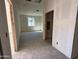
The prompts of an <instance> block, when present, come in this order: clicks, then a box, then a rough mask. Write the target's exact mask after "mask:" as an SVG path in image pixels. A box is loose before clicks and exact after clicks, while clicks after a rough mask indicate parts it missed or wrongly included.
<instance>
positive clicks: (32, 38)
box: [13, 32, 68, 59]
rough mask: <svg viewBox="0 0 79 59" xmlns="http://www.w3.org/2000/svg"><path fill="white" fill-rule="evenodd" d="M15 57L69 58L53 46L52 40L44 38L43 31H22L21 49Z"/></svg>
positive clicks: (26, 58) (35, 58)
mask: <svg viewBox="0 0 79 59" xmlns="http://www.w3.org/2000/svg"><path fill="white" fill-rule="evenodd" d="M13 57H14V58H13V59H68V58H67V57H66V56H65V55H63V54H62V53H61V52H59V51H58V50H56V49H55V48H54V47H52V45H51V43H50V41H45V40H43V39H42V32H37V33H33V32H32V33H22V35H21V39H20V47H19V51H18V52H15V53H14V56H13Z"/></svg>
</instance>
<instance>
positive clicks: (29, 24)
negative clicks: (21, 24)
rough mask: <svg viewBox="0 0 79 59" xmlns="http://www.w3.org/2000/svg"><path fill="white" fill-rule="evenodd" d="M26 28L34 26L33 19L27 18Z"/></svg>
mask: <svg viewBox="0 0 79 59" xmlns="http://www.w3.org/2000/svg"><path fill="white" fill-rule="evenodd" d="M28 26H35V19H34V17H28Z"/></svg>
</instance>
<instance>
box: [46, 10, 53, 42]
mask: <svg viewBox="0 0 79 59" xmlns="http://www.w3.org/2000/svg"><path fill="white" fill-rule="evenodd" d="M53 16H54V10H52V11H50V12H48V13H46V14H45V40H51V42H52V32H53Z"/></svg>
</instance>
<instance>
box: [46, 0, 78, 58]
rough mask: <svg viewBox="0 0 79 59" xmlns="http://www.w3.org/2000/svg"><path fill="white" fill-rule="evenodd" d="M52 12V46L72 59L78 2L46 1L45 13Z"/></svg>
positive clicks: (65, 0)
mask: <svg viewBox="0 0 79 59" xmlns="http://www.w3.org/2000/svg"><path fill="white" fill-rule="evenodd" d="M51 10H54V24H53V39H52V45H53V46H54V47H55V48H57V49H58V50H59V51H61V52H62V53H63V54H65V55H66V56H67V57H68V58H71V53H72V45H73V37H74V30H75V23H76V12H77V0H46V3H45V12H49V11H51ZM56 42H58V44H56Z"/></svg>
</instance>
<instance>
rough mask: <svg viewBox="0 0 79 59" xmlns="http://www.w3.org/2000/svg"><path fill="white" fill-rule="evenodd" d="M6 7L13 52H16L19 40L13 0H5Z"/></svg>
mask: <svg viewBox="0 0 79 59" xmlns="http://www.w3.org/2000/svg"><path fill="white" fill-rule="evenodd" d="M5 7H6V16H7V24H8V30H9V38H10V45H11V52H14V51H17V41H16V27H15V20H14V11H13V3H12V0H5Z"/></svg>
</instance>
